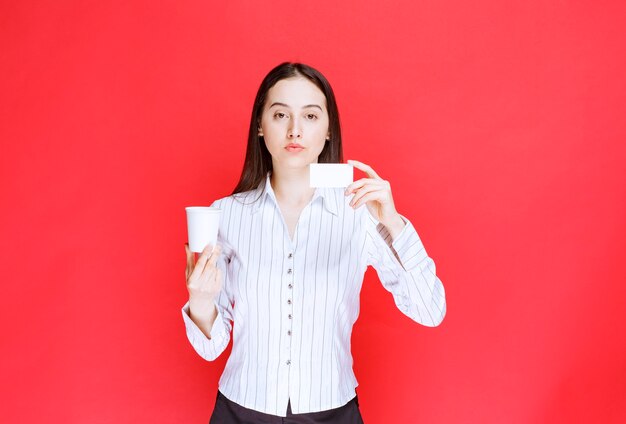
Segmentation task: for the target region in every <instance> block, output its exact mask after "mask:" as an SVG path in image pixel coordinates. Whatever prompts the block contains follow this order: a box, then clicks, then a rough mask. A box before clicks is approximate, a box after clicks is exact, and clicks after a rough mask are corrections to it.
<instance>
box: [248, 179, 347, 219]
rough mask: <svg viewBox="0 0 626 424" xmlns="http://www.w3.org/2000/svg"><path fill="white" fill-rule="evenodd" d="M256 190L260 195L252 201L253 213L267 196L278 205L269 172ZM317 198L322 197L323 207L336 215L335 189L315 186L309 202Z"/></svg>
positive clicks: (259, 207)
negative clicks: (255, 200) (256, 199)
mask: <svg viewBox="0 0 626 424" xmlns="http://www.w3.org/2000/svg"><path fill="white" fill-rule="evenodd" d="M257 191H258V192H260V196H259V200H258V201H257V202H255V203H254V208H253V209H252V213H253V214H254V213H257V212H258V211H259V209H261V206H263V204H264V203H265V202H266V200H267V198H270V199H272V201H273V202H274V204H275V205H277V206H278V202H277V201H276V195H275V194H274V189H272V184H270V173H268V174H267V176H266V177H265V183H263V184H262V186H259V188H258V189H257ZM318 198H321V199H322V204H323V205H324V209H326V210H327V211H328V212H330V213H332V214H333V215H337V194H336V192H335V190H333V189H331V188H321V187H320V188H317V189H315V193H314V194H313V198H312V199H311V203H313V202H315V201H317V199H318Z"/></svg>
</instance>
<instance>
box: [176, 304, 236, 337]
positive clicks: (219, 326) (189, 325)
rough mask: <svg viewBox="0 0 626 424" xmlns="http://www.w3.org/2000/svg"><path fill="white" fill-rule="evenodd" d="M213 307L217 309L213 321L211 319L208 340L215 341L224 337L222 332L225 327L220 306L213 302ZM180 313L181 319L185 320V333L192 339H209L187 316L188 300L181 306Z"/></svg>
mask: <svg viewBox="0 0 626 424" xmlns="http://www.w3.org/2000/svg"><path fill="white" fill-rule="evenodd" d="M215 307H216V309H217V316H216V317H215V321H213V326H212V327H211V331H210V335H211V339H210V341H211V342H214V343H217V342H218V341H220V339H221V338H222V337H224V334H225V333H226V327H225V325H224V317H223V315H222V313H221V312H220V308H219V307H217V304H215ZM182 313H183V320H184V321H185V328H186V329H187V335H188V336H192V338H193V339H194V340H198V338H199V339H204V340H206V341H209V338H208V337H207V336H205V335H204V333H203V332H202V330H200V328H199V327H198V326H197V325H196V323H195V322H193V321H192V319H191V317H190V316H189V301H187V303H185V306H183V308H182Z"/></svg>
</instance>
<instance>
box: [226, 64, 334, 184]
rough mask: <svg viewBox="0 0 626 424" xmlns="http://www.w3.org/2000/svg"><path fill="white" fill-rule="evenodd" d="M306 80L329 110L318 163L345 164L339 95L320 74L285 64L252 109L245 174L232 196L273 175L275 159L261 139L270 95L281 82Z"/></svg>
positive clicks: (269, 77)
mask: <svg viewBox="0 0 626 424" xmlns="http://www.w3.org/2000/svg"><path fill="white" fill-rule="evenodd" d="M293 77H304V78H306V79H308V80H309V81H311V82H312V83H313V84H315V85H316V86H317V87H318V88H319V89H320V90H321V91H322V93H324V96H325V97H326V109H327V110H328V135H329V140H328V141H326V144H325V145H324V149H323V150H322V152H321V153H320V155H319V157H318V159H317V161H318V162H319V163H341V162H342V161H343V150H342V147H341V126H340V124H339V110H338V109H337V102H336V101H335V94H334V93H333V89H332V88H331V86H330V83H329V82H328V80H327V79H326V78H325V77H324V75H322V73H321V72H319V71H318V70H316V69H314V68H312V67H310V66H308V65H304V64H302V63H291V62H285V63H281V64H280V65H278V66H277V67H275V68H274V69H272V70H271V71H270V72H269V74H267V76H266V77H265V78H264V79H263V82H261V86H260V87H259V91H258V92H257V94H256V98H255V99H254V106H253V107H252V117H251V118H250V130H249V131H248V147H247V148H246V159H245V161H244V163H243V170H242V171H241V177H240V178H239V182H238V183H237V186H236V187H235V189H234V190H233V193H232V194H236V193H243V192H245V191H249V190H254V189H256V188H258V187H259V185H260V184H261V183H262V182H264V181H265V178H266V176H267V173H268V172H271V171H272V155H271V154H270V152H269V151H268V150H267V147H266V146H265V141H264V140H263V137H262V136H259V125H260V122H261V115H262V114H263V108H264V107H265V101H266V99H267V92H268V91H269V90H270V88H272V87H273V86H274V85H275V84H276V83H277V82H278V81H281V80H284V79H287V78H293Z"/></svg>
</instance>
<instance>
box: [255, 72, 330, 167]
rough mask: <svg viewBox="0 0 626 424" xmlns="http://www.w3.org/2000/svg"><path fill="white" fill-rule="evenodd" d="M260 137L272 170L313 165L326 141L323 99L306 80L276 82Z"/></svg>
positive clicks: (326, 117)
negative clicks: (269, 157) (269, 155)
mask: <svg viewBox="0 0 626 424" xmlns="http://www.w3.org/2000/svg"><path fill="white" fill-rule="evenodd" d="M259 135H262V136H263V138H264V140H265V145H266V146H267V150H269V152H270V154H271V155H272V163H273V167H274V169H276V168H277V167H281V168H302V167H306V166H308V165H309V164H311V163H316V162H317V158H318V156H319V155H320V153H321V152H322V150H323V148H324V144H325V143H326V138H327V137H328V111H327V110H326V97H325V96H324V93H323V92H322V91H321V90H320V89H319V88H317V86H316V85H315V84H313V83H312V82H311V81H309V80H307V79H306V78H301V77H294V78H289V79H284V80H280V81H278V82H277V83H276V84H275V85H274V86H273V87H272V88H270V90H269V91H268V93H267V98H266V101H265V105H264V106H263V113H262V115H261V122H260V125H259Z"/></svg>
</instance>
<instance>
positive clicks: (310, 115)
mask: <svg viewBox="0 0 626 424" xmlns="http://www.w3.org/2000/svg"><path fill="white" fill-rule="evenodd" d="M306 118H307V119H310V120H313V119H317V115H316V114H314V113H309V114H307V115H306Z"/></svg>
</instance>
